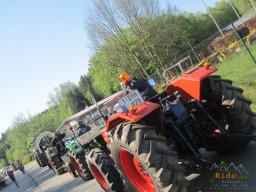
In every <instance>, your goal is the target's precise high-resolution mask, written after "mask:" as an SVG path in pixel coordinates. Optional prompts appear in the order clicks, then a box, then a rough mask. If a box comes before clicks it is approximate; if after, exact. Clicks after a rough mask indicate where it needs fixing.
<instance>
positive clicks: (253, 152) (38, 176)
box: [2, 142, 256, 192]
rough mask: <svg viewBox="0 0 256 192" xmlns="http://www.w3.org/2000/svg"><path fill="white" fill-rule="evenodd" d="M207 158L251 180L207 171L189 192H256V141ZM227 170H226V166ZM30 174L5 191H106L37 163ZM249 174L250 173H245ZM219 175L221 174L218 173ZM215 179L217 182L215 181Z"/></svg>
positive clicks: (195, 178) (195, 177)
mask: <svg viewBox="0 0 256 192" xmlns="http://www.w3.org/2000/svg"><path fill="white" fill-rule="evenodd" d="M202 152H203V155H204V157H205V158H206V159H207V160H210V161H211V162H214V163H216V164H217V165H219V164H220V162H221V161H224V162H225V163H226V165H227V166H228V167H229V166H230V164H231V163H232V162H233V163H234V165H235V166H236V167H241V166H239V165H242V166H243V168H244V169H243V171H246V172H243V174H242V175H245V176H248V177H247V178H242V179H241V178H239V179H237V178H229V177H230V175H231V174H228V173H229V171H228V170H227V172H226V173H227V175H226V178H225V179H223V178H221V177H222V176H223V175H217V178H216V173H217V172H216V170H210V169H205V170H204V171H203V172H201V173H200V174H198V173H197V174H195V173H193V174H190V175H189V176H188V177H187V178H188V179H189V180H190V181H191V182H190V185H189V186H188V192H229V191H230V192H238V191H239V192H255V191H256V142H252V143H250V144H249V146H248V147H247V149H246V150H245V151H243V152H241V153H238V154H233V155H222V156H219V155H217V154H216V153H215V152H211V153H207V152H205V151H202ZM222 168H223V167H222ZM26 171H27V175H22V174H21V172H20V171H16V172H15V176H16V178H17V181H18V183H19V185H20V188H19V189H18V188H17V187H16V186H15V185H14V184H13V183H12V182H11V181H10V180H9V181H8V185H7V187H6V188H4V189H3V190H2V192H69V191H72V192H85V191H86V192H103V190H102V189H101V188H100V186H99V185H98V183H97V182H96V181H95V179H93V180H90V181H83V180H82V179H80V178H75V179H74V178H72V177H71V176H70V175H69V173H66V174H63V175H60V176H55V174H54V173H53V172H52V171H51V170H49V169H48V168H47V167H45V168H40V167H38V166H37V164H36V163H35V162H33V163H30V164H29V165H28V166H26ZM244 173H246V174H244ZM217 174H218V173H217ZM214 176H215V179H214V180H213V178H214Z"/></svg>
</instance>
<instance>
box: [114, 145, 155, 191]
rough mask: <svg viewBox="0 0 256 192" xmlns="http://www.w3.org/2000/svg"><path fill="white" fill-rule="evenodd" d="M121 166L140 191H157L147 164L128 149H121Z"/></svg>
mask: <svg viewBox="0 0 256 192" xmlns="http://www.w3.org/2000/svg"><path fill="white" fill-rule="evenodd" d="M119 161H120V164H121V167H122V169H123V171H124V173H125V175H126V176H127V177H128V179H129V181H130V182H131V183H132V185H133V186H134V187H135V188H136V190H137V191H140V192H155V191H156V189H155V186H154V184H153V181H152V179H151V177H150V175H149V173H148V171H147V169H146V166H145V165H144V164H143V163H141V162H140V161H139V159H138V158H137V157H135V156H134V155H133V154H131V153H130V152H128V151H127V150H120V151H119Z"/></svg>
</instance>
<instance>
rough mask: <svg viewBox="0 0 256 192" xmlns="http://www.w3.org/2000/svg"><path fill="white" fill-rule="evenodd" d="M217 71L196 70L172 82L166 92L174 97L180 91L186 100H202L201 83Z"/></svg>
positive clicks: (202, 68)
mask: <svg viewBox="0 0 256 192" xmlns="http://www.w3.org/2000/svg"><path fill="white" fill-rule="evenodd" d="M215 71H217V69H215V68H208V69H207V68H205V67H200V68H196V69H194V70H192V71H190V72H187V73H185V74H184V75H182V76H181V77H179V78H177V79H175V80H174V81H172V82H170V83H169V84H168V85H167V87H166V89H165V91H166V93H167V94H168V95H172V94H173V93H174V92H175V91H179V92H180V93H181V95H182V97H183V98H184V99H186V100H190V99H197V100H200V96H201V95H200V92H201V91H200V89H201V81H202V80H203V79H205V78H206V77H208V76H209V75H211V74H212V73H214V72H215Z"/></svg>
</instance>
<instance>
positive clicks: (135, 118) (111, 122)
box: [100, 101, 163, 144]
mask: <svg viewBox="0 0 256 192" xmlns="http://www.w3.org/2000/svg"><path fill="white" fill-rule="evenodd" d="M151 116H152V118H151ZM142 119H143V120H149V119H150V120H152V119H154V122H153V123H152V122H151V125H152V126H156V127H157V130H158V132H159V134H161V135H162V134H163V130H162V129H163V128H162V124H161V109H160V105H159V104H157V103H151V102H147V101H145V102H143V103H142V104H140V105H139V106H138V107H137V110H136V111H134V112H128V113H125V112H119V113H117V114H116V115H114V116H112V117H110V118H109V119H108V120H107V122H106V126H105V128H103V129H102V130H101V131H100V133H101V135H102V136H103V138H104V140H105V141H106V143H107V144H108V143H109V140H108V138H109V131H111V130H112V129H113V128H115V127H116V126H117V125H119V124H121V123H123V122H125V121H129V122H132V123H136V122H139V121H140V120H142ZM154 123H155V124H154Z"/></svg>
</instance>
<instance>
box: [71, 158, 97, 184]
mask: <svg viewBox="0 0 256 192" xmlns="http://www.w3.org/2000/svg"><path fill="white" fill-rule="evenodd" d="M70 158H71V161H72V164H73V166H74V167H75V169H76V171H77V173H78V175H79V176H80V177H81V178H82V179H83V180H85V181H86V180H90V179H92V178H93V175H92V173H91V170H90V169H89V167H88V164H87V162H86V158H85V154H84V153H80V154H78V155H71V156H70Z"/></svg>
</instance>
